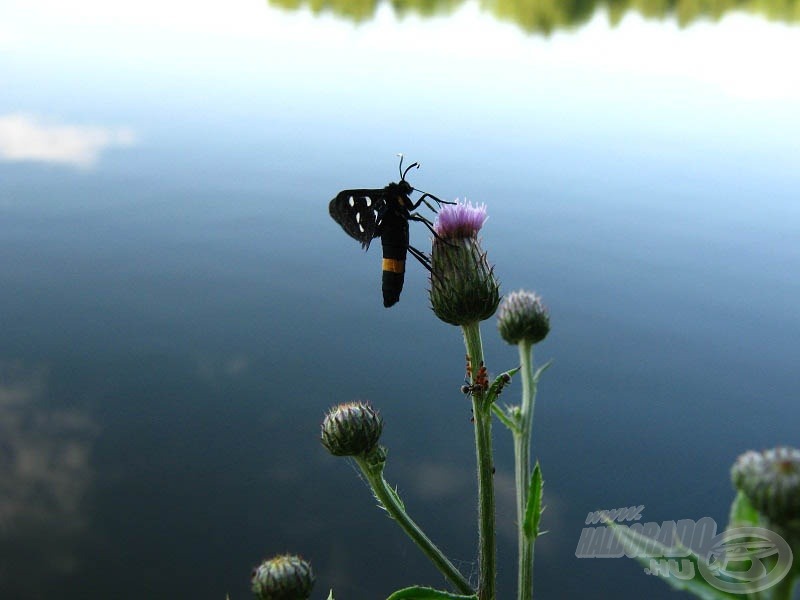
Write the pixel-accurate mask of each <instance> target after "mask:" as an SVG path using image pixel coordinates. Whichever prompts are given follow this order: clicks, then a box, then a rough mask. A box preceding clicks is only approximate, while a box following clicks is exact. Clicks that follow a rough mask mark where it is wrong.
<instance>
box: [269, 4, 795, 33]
mask: <svg viewBox="0 0 800 600" xmlns="http://www.w3.org/2000/svg"><path fill="white" fill-rule="evenodd" d="M382 1H383V0H268V2H269V3H270V4H271V5H273V6H278V7H282V8H285V9H289V10H296V9H299V8H310V9H311V11H312V12H313V13H314V14H319V13H328V12H329V13H333V14H335V15H337V16H340V17H344V18H347V19H350V20H352V21H355V22H360V21H366V20H369V19H371V18H372V16H373V15H374V14H375V11H376V9H377V7H378V5H379V4H380V3H381V2H382ZM387 1H388V2H389V3H390V4H391V6H392V7H393V8H394V11H395V13H397V14H399V15H403V14H409V13H413V14H417V15H422V16H430V15H441V14H448V13H450V12H452V11H454V10H455V9H456V8H458V7H459V6H460V5H461V4H462V3H463V2H464V1H465V0H387ZM479 2H480V5H481V7H482V8H483V9H484V10H487V11H489V12H491V13H492V14H493V15H494V16H496V17H498V18H500V19H503V20H506V21H512V22H514V23H516V24H517V25H519V26H520V27H522V28H523V29H524V30H525V31H528V32H530V33H544V34H549V33H551V32H553V31H555V30H558V29H569V28H574V27H577V26H579V25H581V24H583V23H585V22H587V21H588V20H589V19H590V18H591V17H592V15H593V14H594V12H595V11H596V10H598V9H604V10H605V11H606V12H607V13H608V15H609V20H610V21H611V23H612V24H617V23H618V22H619V21H621V20H622V18H623V17H624V16H625V15H626V14H627V13H628V12H631V11H633V12H637V13H639V14H641V15H642V16H644V17H646V18H651V19H675V20H677V22H678V23H679V24H680V25H681V26H686V25H689V24H691V23H692V22H694V21H696V20H698V19H711V20H718V19H720V18H722V17H723V16H724V15H726V14H728V13H731V12H734V11H740V12H745V13H750V14H757V15H761V16H764V17H766V18H768V19H770V20H776V21H782V22H786V23H797V22H798V21H800V0H479Z"/></svg>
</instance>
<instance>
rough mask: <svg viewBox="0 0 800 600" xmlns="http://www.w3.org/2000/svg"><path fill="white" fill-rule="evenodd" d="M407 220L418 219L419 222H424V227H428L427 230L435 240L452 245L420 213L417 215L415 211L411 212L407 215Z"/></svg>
mask: <svg viewBox="0 0 800 600" xmlns="http://www.w3.org/2000/svg"><path fill="white" fill-rule="evenodd" d="M408 220H409V221H419V222H420V223H422V224H424V225H425V227H427V228H428V230H429V231H430V232H431V233H432V234H433V237H435V238H436V239H437V240H439V241H440V242H442V243H443V244H447V245H448V246H452V245H453V244H451V243H450V242H448V241H447V240H445V239H442V237H441V236H440V235H439V234H438V233H436V230H435V229H434V228H433V223H431V222H430V221H429V220H428V219H426V218H425V217H423V216H422V215H418V214H416V213H411V214H410V215H408Z"/></svg>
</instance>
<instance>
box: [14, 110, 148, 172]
mask: <svg viewBox="0 0 800 600" xmlns="http://www.w3.org/2000/svg"><path fill="white" fill-rule="evenodd" d="M135 142H136V136H135V134H134V133H133V131H132V130H131V129H129V128H126V127H118V128H112V127H99V126H80V125H64V124H57V123H48V122H45V121H44V120H43V119H41V118H40V117H37V116H34V115H29V114H24V113H12V114H7V115H0V160H4V161H35V162H48V163H57V164H64V165H70V166H73V167H78V168H82V169H88V168H91V167H92V166H94V164H95V163H96V162H97V160H98V158H99V157H100V154H101V153H102V152H103V151H105V150H108V149H109V148H112V147H115V146H116V147H125V146H131V145H133V144H134V143H135Z"/></svg>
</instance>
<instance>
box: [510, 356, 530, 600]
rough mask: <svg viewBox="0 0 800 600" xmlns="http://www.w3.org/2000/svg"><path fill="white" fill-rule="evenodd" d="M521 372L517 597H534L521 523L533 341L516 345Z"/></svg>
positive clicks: (516, 464)
mask: <svg viewBox="0 0 800 600" xmlns="http://www.w3.org/2000/svg"><path fill="white" fill-rule="evenodd" d="M518 349H519V362H520V375H521V377H522V404H521V405H520V411H519V418H518V420H517V427H515V428H513V429H512V434H513V436H514V467H515V481H516V488H517V524H518V532H517V535H518V538H517V549H518V556H519V569H518V576H517V593H518V596H517V598H518V600H531V599H532V598H533V544H534V541H535V539H534V538H529V537H528V536H527V535H526V534H525V529H524V528H523V526H522V524H523V523H524V521H525V512H526V510H525V509H526V507H527V504H528V489H529V485H530V479H531V434H532V430H533V407H534V404H535V401H536V381H535V380H534V377H533V356H532V355H533V351H532V349H533V345H532V344H531V343H530V342H529V341H525V340H523V341H521V342H520V343H519V345H518Z"/></svg>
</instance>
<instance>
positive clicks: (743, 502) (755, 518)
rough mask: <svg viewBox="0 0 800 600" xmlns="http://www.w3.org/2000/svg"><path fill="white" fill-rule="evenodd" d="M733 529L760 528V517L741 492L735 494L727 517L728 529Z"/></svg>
mask: <svg viewBox="0 0 800 600" xmlns="http://www.w3.org/2000/svg"><path fill="white" fill-rule="evenodd" d="M735 527H761V515H759V514H758V511H757V510H756V509H755V508H753V505H752V504H750V501H749V500H748V499H747V496H745V495H744V494H743V493H742V492H739V493H738V494H736V498H734V500H733V503H732V504H731V512H730V516H729V517H728V529H732V528H735Z"/></svg>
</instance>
